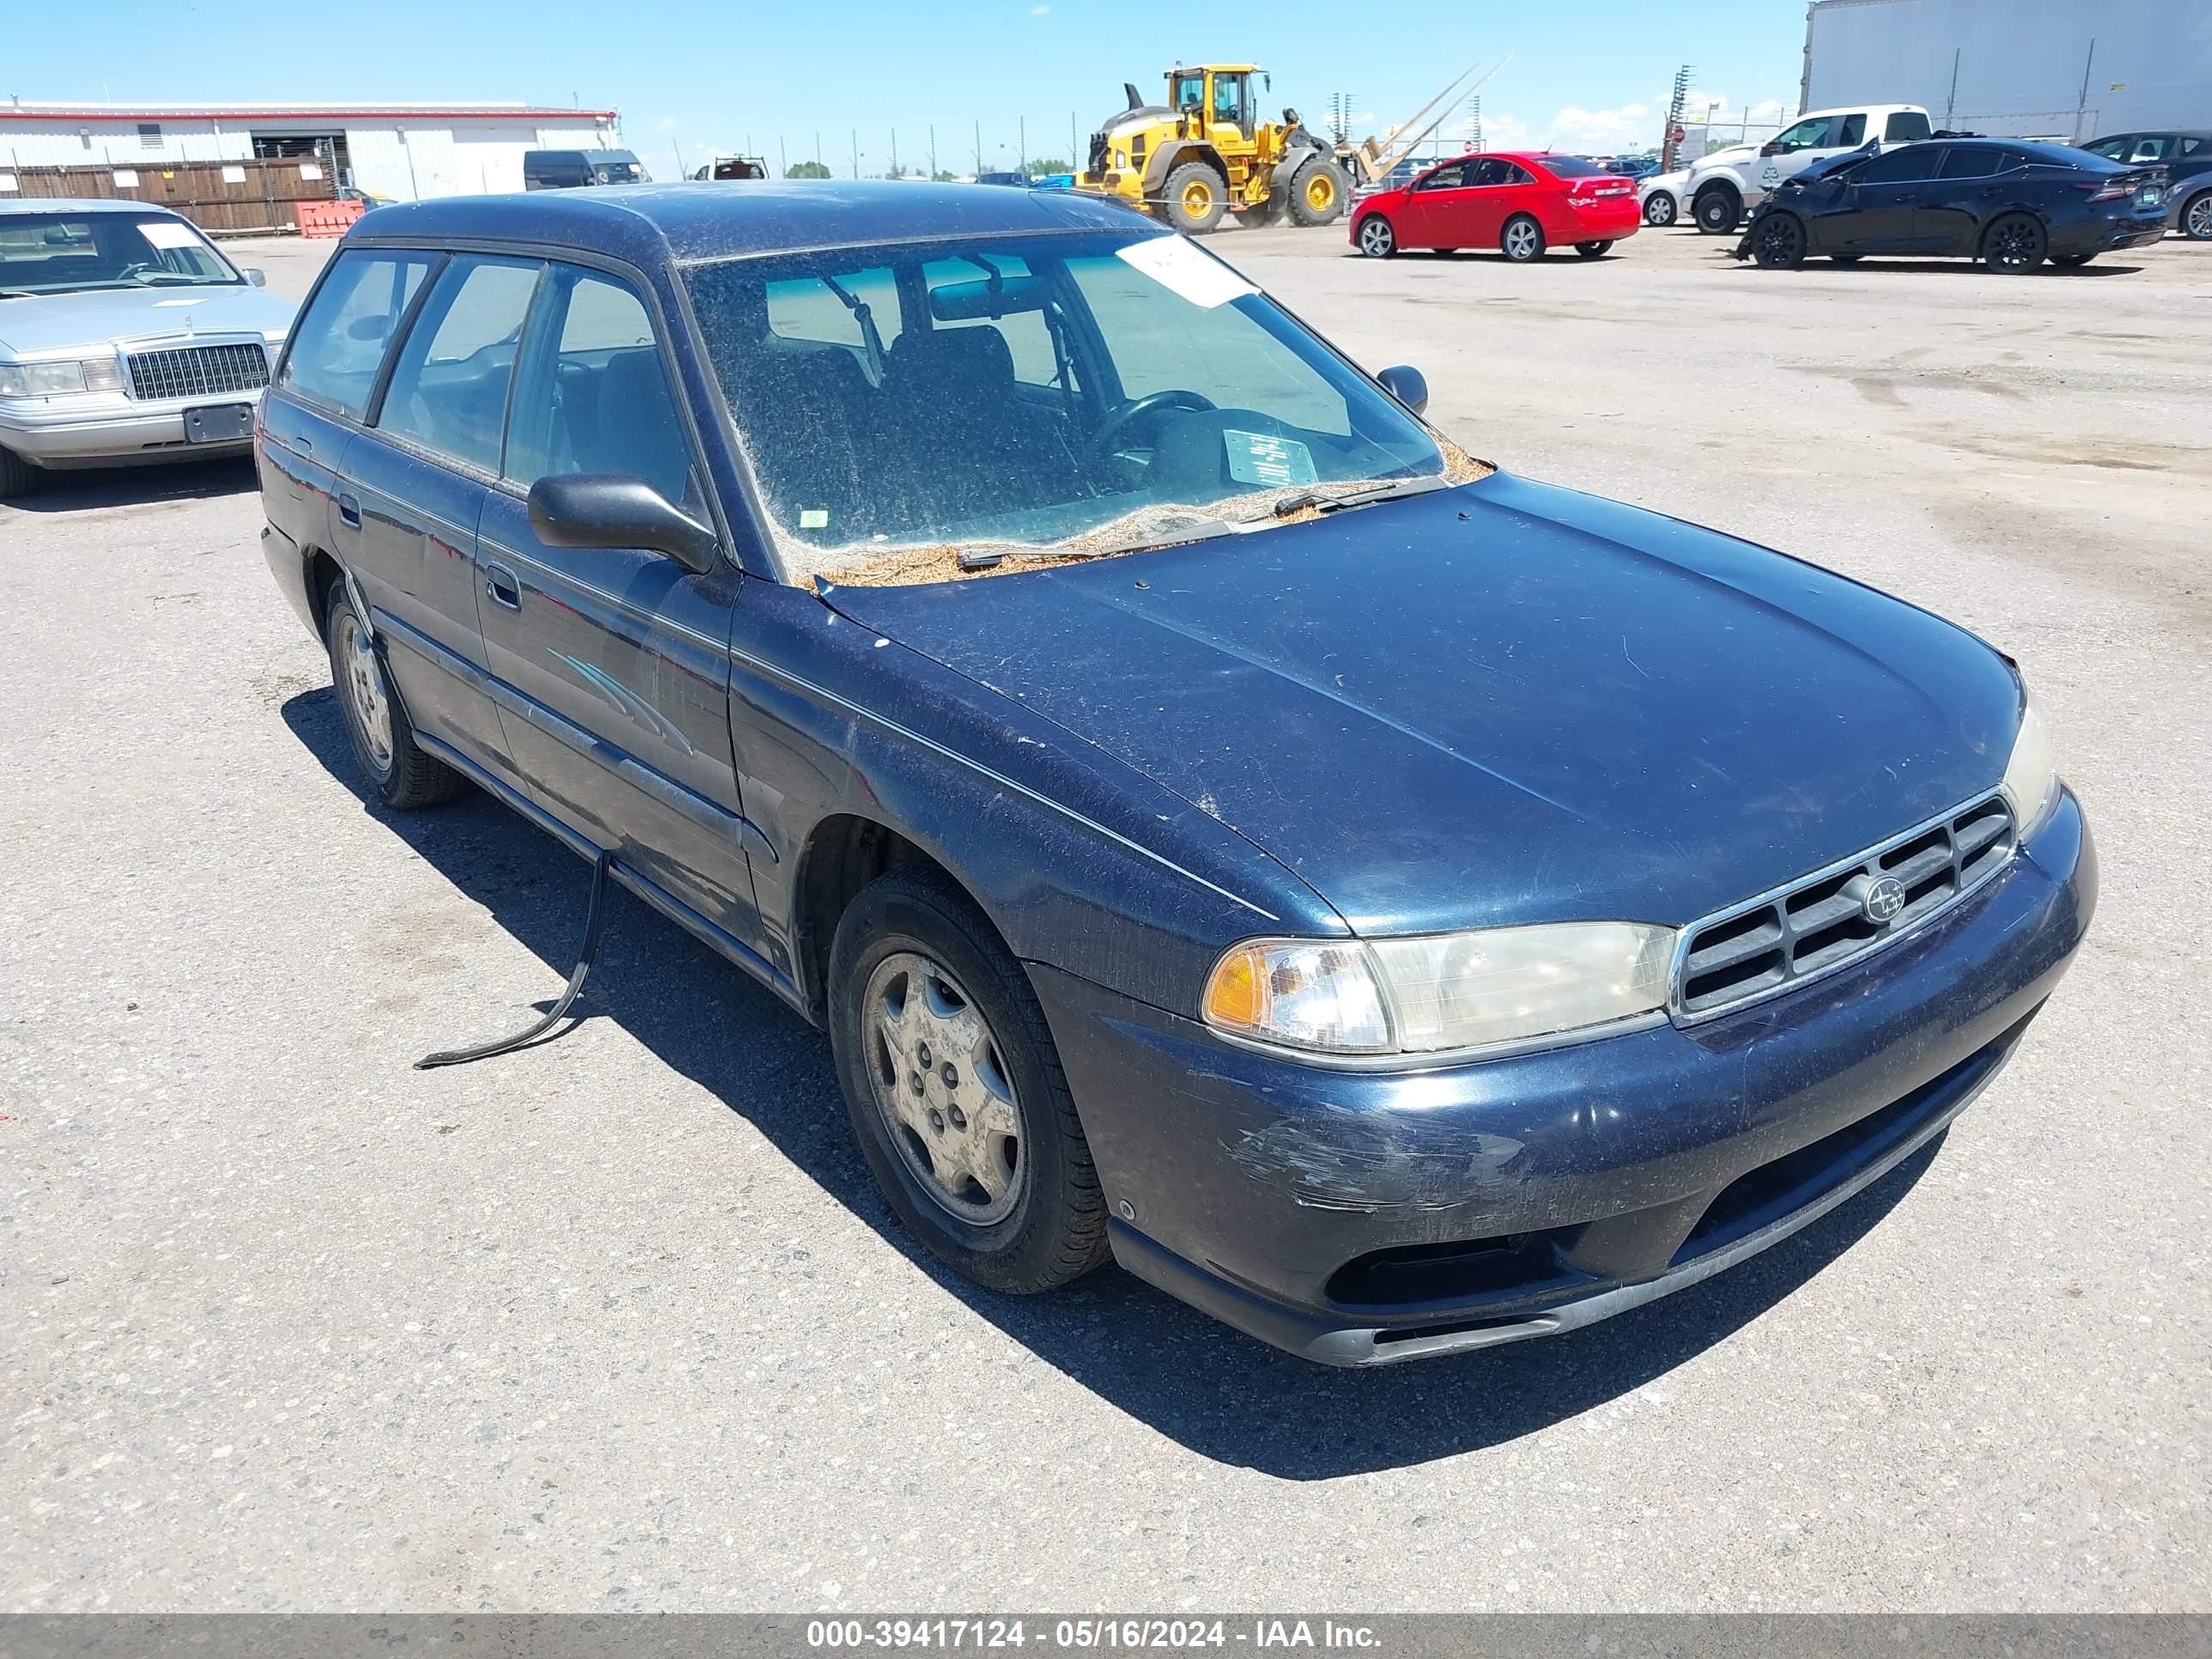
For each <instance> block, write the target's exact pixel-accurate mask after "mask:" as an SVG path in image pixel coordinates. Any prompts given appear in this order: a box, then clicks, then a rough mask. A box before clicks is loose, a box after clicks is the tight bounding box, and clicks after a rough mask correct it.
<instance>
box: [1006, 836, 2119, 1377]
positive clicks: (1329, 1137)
mask: <svg viewBox="0 0 2212 1659" xmlns="http://www.w3.org/2000/svg"><path fill="white" fill-rule="evenodd" d="M2095 904H2096V859H2095V854H2094V851H2093V846H2092V843H2091V842H2090V840H2089V836H2088V832H2087V825H2086V823H2084V821H2083V819H2082V817H2081V811H2080V808H2079V806H2078V805H2077V804H2076V803H2075V800H2074V799H2073V797H2072V796H2071V795H2070V794H2069V795H2067V796H2065V797H2064V798H2063V801H2062V803H2061V805H2060V806H2059V809H2058V811H2057V813H2056V815H2055V816H2054V817H2053V818H2052V819H2051V823H2048V824H2047V825H2046V826H2045V828H2044V829H2042V830H2041V831H2039V833H2038V835H2037V836H2036V837H2035V838H2034V840H2033V842H2031V843H2030V844H2029V845H2028V846H2027V847H2026V848H2023V849H2022V850H2021V853H2020V854H2018V855H2016V856H2015V859H2014V860H2013V862H2012V865H2011V866H2010V867H2009V868H2008V870H2007V871H2006V872H2004V873H2003V874H2002V875H2001V876H1999V877H1997V878H1996V879H1995V880H1993V881H1991V882H1990V883H1989V884H1988V885H1987V886H1985V887H1984V888H1983V889H1982V890H1980V891H1978V893H1976V894H1975V895H1974V896H1972V898H1970V899H1968V900H1967V901H1966V902H1964V903H1962V904H1960V906H1958V907H1957V908H1954V909H1953V910H1950V911H1948V912H1946V913H1945V914H1944V915H1942V916H1940V917H1938V918H1937V919H1936V921H1933V922H1931V923H1930V924H1929V926H1928V927H1925V928H1924V929H1923V930H1922V931H1921V932H1919V933H1917V934H1915V935H1914V936H1912V937H1911V938H1909V939H1903V940H1900V941H1899V942H1897V943H1895V944H1893V945H1889V946H1887V948H1886V949H1884V950H1882V951H1879V952H1877V953H1876V954H1875V955H1874V956H1872V957H1869V958H1867V959H1866V960H1865V961H1864V962H1863V963H1860V964H1858V965H1857V967H1855V968H1853V969H1849V970H1846V971H1844V972H1842V973H1839V974H1837V975H1833V976H1832V977H1831V978H1829V979H1827V980H1824V981H1820V982H1819V983H1817V984H1812V985H1808V986H1805V987H1802V988H1800V989H1798V990H1796V991H1795V992H1792V993H1790V994H1786V995H1784V996H1781V997H1778V998H1775V999H1773V1000H1771V1001H1768V1002H1765V1003H1762V1004H1759V1005H1757V1006H1753V1007H1750V1008H1747V1009H1744V1010H1743V1011H1741V1012H1738V1013H1735V1014H1731V1015H1728V1016H1724V1017H1723V1018H1719V1019H1716V1020H1713V1021H1711V1022H1710V1023H1709V1024H1702V1025H1699V1026H1696V1027H1694V1028H1692V1029H1688V1030H1683V1029H1678V1028H1676V1027H1675V1026H1673V1025H1671V1024H1657V1025H1653V1026H1650V1027H1647V1028H1645V1029H1643V1030H1636V1031H1633V1032H1631V1033H1628V1034H1626V1035H1621V1036H1612V1037H1607V1038H1604V1039H1601V1040H1599V1041H1595V1042H1583V1043H1581V1044H1577V1045H1575V1046H1571V1047H1567V1048H1552V1049H1547V1050H1544V1051H1541V1052H1539V1053H1534V1054H1522V1055H1517V1056H1513V1057H1510V1058H1503V1059H1498V1060H1487V1061H1482V1062H1479V1063H1474V1064H1467V1065H1460V1066H1447V1067H1440V1068H1437V1069H1435V1070H1430V1071H1414V1072H1371V1071H1370V1072H1360V1071H1340V1070H1334V1069H1329V1068H1324V1067H1321V1066H1311V1065H1304V1064H1300V1063H1297V1062H1296V1061H1293V1060H1286V1059H1281V1058H1278V1057H1276V1056H1273V1055H1270V1054H1262V1053H1258V1052H1255V1051H1253V1050H1250V1049H1247V1048H1238V1047H1235V1046H1232V1045H1230V1044H1228V1043H1225V1042H1221V1041H1219V1040H1218V1038H1216V1037H1215V1036H1213V1035H1212V1033H1210V1032H1209V1031H1207V1030H1206V1029H1205V1028H1204V1027H1202V1026H1200V1025H1198V1024H1194V1022H1191V1021H1189V1020H1186V1019H1182V1018H1177V1017H1176V1016H1173V1015H1170V1014H1167V1013H1164V1012H1161V1011H1159V1010H1158V1009H1154V1008H1151V1007H1148V1006H1144V1005H1141V1004H1137V1003H1133V1002H1131V1001H1129V1000H1127V999H1124V998H1121V997H1119V996H1117V995H1115V994H1112V993H1110V992H1108V991H1105V990H1103V989H1102V988H1101V987H1097V986H1096V985H1093V984H1091V982H1089V981H1085V980H1082V979H1080V978H1078V977H1076V976H1074V975H1069V974H1066V973H1063V972H1061V971H1060V970H1058V969H1050V968H1044V967H1041V966H1040V967H1034V968H1033V969H1032V973H1031V977H1032V981H1033V982H1035V983H1036V987H1037V990H1038V994H1039V997H1040V999H1041V1000H1042V1002H1043V1004H1044V1006H1045V1011H1046V1014H1047V1017H1048V1019H1049V1020H1050V1022H1051V1024H1052V1027H1053V1031H1054V1037H1055V1040H1056V1042H1057V1044H1058V1047H1059V1050H1060V1058H1061V1060H1062V1062H1063V1064H1064V1065H1065V1066H1066V1072H1067V1076H1068V1081H1069V1084H1070V1085H1071V1087H1072V1089H1073V1092H1074V1096H1075V1100H1076V1103H1077V1105H1078V1107H1079V1109H1080V1110H1081V1112H1082V1114H1083V1120H1084V1126H1085V1133H1086V1134H1087V1135H1088V1137H1089V1139H1090V1142H1091V1151H1092V1153H1093V1155H1094V1156H1095V1158H1096V1159H1097V1167H1098V1170H1099V1175H1100V1178H1101V1181H1102V1182H1103V1186H1104V1188H1105V1195H1106V1198H1107V1200H1108V1203H1109V1206H1111V1208H1112V1210H1113V1212H1114V1214H1115V1217H1116V1219H1115V1222H1114V1223H1113V1229H1112V1237H1113V1243H1114V1251H1115V1257H1116V1259H1117V1260H1118V1261H1120V1262H1121V1265H1122V1266H1123V1267H1127V1269H1128V1270H1129V1271H1131V1272H1133V1273H1136V1274H1138V1275H1139V1277H1140V1278H1144V1279H1148V1280H1150V1281H1151V1282H1152V1283H1153V1284H1155V1285H1159V1286H1160V1287H1161V1288H1163V1289H1164V1290H1166V1291H1170V1293H1171V1294H1174V1295H1176V1296H1178V1297H1182V1299H1184V1300H1185V1301H1188V1302H1191V1303H1193V1304H1196V1305H1197V1306H1199V1307H1200V1308H1202V1309H1204V1310H1206V1311H1207V1312H1209V1313H1212V1314H1213V1315H1215V1316H1217V1317H1219V1318H1221V1319H1223V1320H1225V1321H1226V1322H1229V1323H1230V1324H1232V1325H1234V1326H1237V1328H1240V1329H1242V1330H1244V1331H1247V1332H1249V1333H1250V1334H1253V1335H1255V1336H1258V1337H1260V1338H1261V1339H1262V1340H1267V1341H1269V1342H1272V1343H1273V1344H1275V1345H1276V1346H1279V1347H1283V1348H1286V1349H1289V1350H1291V1352H1297V1353H1301V1354H1304V1355H1305V1356H1306V1357H1308V1358H1313V1359H1317V1360H1322V1361H1325V1362H1327V1363H1329V1364H1347V1365H1358V1364H1387V1363H1390V1362H1392V1361H1395V1360H1401V1359H1409V1358H1419V1357H1425V1356H1428V1355H1433V1354H1439V1353H1446V1352H1455V1351H1458V1350H1462V1349H1466V1348H1472V1347H1480V1346H1492V1345H1494V1344H1497V1343H1500V1342H1508V1341H1514V1340H1520V1339H1522V1338H1526V1337H1531V1336H1541V1335H1547V1334H1553V1333H1555V1332H1559V1331H1565V1330H1569V1329H1572V1328H1576V1327H1577V1326H1580V1325H1585V1324H1589V1323H1590V1322H1593V1321H1595V1320H1598V1319H1602V1318H1606V1317H1608V1316H1611V1315H1613V1314H1615V1313H1619V1312H1621V1311H1624V1310H1626V1309H1627V1308H1630V1307H1632V1306H1635V1305H1637V1304H1640V1303H1643V1302H1647V1301H1650V1300H1651V1299H1653V1298H1655V1297H1660V1296H1663V1295H1667V1294H1668V1293H1669V1292H1671V1291H1676V1290H1680V1289H1681V1288H1683V1287H1685V1286H1686V1285H1691V1284H1693V1283H1695V1282H1697V1281H1698V1280H1699V1279H1704V1278H1707V1277H1709V1276H1711V1274H1712V1273H1717V1272H1719V1271H1721V1270H1722V1269H1723V1268H1725V1267H1729V1266H1731V1265H1733V1264H1734V1263H1735V1262H1736V1261H1741V1260H1742V1259H1743V1258H1744V1257H1746V1256H1747V1255H1753V1254H1754V1253H1756V1252H1757V1251H1759V1250H1760V1249H1765V1248H1766V1247H1767V1246H1768V1245H1771V1244H1772V1243H1777V1242H1778V1240H1780V1239H1782V1238H1784V1237H1787V1236H1788V1235H1789V1234H1790V1233H1791V1232H1794V1231H1796V1230H1797V1229H1798V1228H1800V1227H1802V1226H1804V1225H1807V1224H1808V1222H1810V1221H1812V1220H1813V1219H1814V1218H1816V1217H1817V1216H1819V1215H1820V1214H1821V1213H1823V1212H1826V1210H1828V1209H1830V1208H1832V1207H1833V1206H1835V1205H1837V1204H1839V1203H1841V1202H1843V1201H1844V1200H1845V1199H1847V1198H1849V1197H1850V1196H1851V1194H1854V1193H1856V1192H1857V1191H1859V1190H1860V1189H1862V1188H1864V1187H1865V1186H1867V1185H1868V1184H1869V1183H1870V1182H1874V1181H1875V1180H1876V1179H1878V1178H1879V1177H1880V1176H1881V1174H1882V1173H1883V1172H1884V1171H1886V1170H1888V1169H1891V1168H1893V1167H1894V1166H1895V1165H1896V1164H1898V1163H1899V1162H1900V1161H1901V1160H1903V1159H1904V1158H1907V1157H1909V1156H1910V1155H1911V1152H1913V1150H1914V1149H1915V1148H1917V1146H1922V1145H1923V1144H1925V1143H1926V1142H1927V1141H1928V1140H1929V1139H1931V1138H1932V1137H1934V1136H1935V1135H1936V1134H1937V1133H1940V1132H1941V1131H1942V1128H1943V1127H1944V1126H1945V1125H1946V1124H1948V1122H1949V1121H1950V1120H1951V1119H1952V1118H1953V1117H1954V1116H1955V1115H1957V1114H1958V1113H1959V1112H1960V1111H1961V1110H1963V1109H1965V1107H1966V1105H1967V1103H1969V1102H1971V1101H1972V1099H1973V1097H1975V1095H1976V1094H1978V1092H1979V1091H1980V1090H1981V1089H1982V1088H1983V1087H1984V1086H1985V1085H1987V1084H1988V1083H1989V1081H1990V1079H1991V1078H1993V1077H1994V1076H1995V1075H1996V1071H1997V1070H1998V1068H1999V1067H2000V1066H2002V1064H2003V1063H2004V1061H2005V1060H2007V1059H2008V1057H2009V1055H2010V1054H2011V1053H2012V1051H2013V1048H2014V1047H2015V1044H2016V1043H2017V1042H2018V1040H2019V1037H2020V1035H2021V1031H2022V1030H2023V1029H2024V1028H2025V1027H2026V1025H2027V1022H2028V1020H2029V1019H2030V1018H2032V1017H2033V1014H2034V1013H2035V1012H2036V1011H2037V1009H2038V1008H2039V1006H2041V1005H2042V1003H2043V1000H2045V998H2046V997H2047V996H2049V995H2050V994H2051V989H2052V988H2053V987H2055V986H2056V985H2057V982H2058V980H2059V978H2060V977H2061V976H2062V975H2063V973H2064V972H2065V969H2066V968H2067V966H2068V964H2069V962H2070V961H2071V959H2072V957H2073V954H2074V951H2075V948H2076V947H2077V946H2078V945H2079V944H2080V942H2081V937H2082V934H2083V933H2084V932H2085V931H2086V929H2087V926H2088V922H2089V918H2090V915H2091V913H2092V912H2093V909H2094V908H2095Z"/></svg>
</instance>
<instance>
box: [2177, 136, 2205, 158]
mask: <svg viewBox="0 0 2212 1659" xmlns="http://www.w3.org/2000/svg"><path fill="white" fill-rule="evenodd" d="M2206 149H2212V138H2185V139H2183V140H2182V141H2181V153H2182V154H2183V155H2203V153H2204V152H2205V150H2206Z"/></svg>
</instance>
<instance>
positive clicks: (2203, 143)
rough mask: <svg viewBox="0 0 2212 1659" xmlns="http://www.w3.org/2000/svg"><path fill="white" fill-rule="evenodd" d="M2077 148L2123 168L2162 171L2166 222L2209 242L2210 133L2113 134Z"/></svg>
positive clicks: (2211, 211)
mask: <svg viewBox="0 0 2212 1659" xmlns="http://www.w3.org/2000/svg"><path fill="white" fill-rule="evenodd" d="M2081 148H2082V149H2086V150H2087V151H2088V152H2089V154H2090V155H2101V156H2103V157H2104V158H2105V159H2106V161H2118V162H2119V163H2120V164H2121V165H2122V166H2123V167H2164V168H2165V169H2166V179H2167V180H2168V182H2167V185H2166V203H2167V213H2166V222H2167V223H2168V224H2170V225H2172V227H2173V228H2174V229H2176V230H2178V231H2179V232H2180V233H2181V234H2183V235H2185V236H2187V237H2189V238H2191V240H2196V241H2199V242H2212V132H2116V133H2114V134H2113V135H2112V137H2109V138H2099V139H2095V140H2093V141H2092V142H2091V143H2086V144H2084V145H2082V146H2081Z"/></svg>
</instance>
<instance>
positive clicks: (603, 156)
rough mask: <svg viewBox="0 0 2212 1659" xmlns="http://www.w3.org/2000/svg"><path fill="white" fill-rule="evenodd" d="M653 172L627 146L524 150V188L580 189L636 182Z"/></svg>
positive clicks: (645, 179)
mask: <svg viewBox="0 0 2212 1659" xmlns="http://www.w3.org/2000/svg"><path fill="white" fill-rule="evenodd" d="M652 176H653V175H652V174H651V173H647V171H646V170H645V166H644V164H643V163H642V162H641V161H639V160H638V159H637V157H636V156H635V155H634V154H632V153H631V152H630V151H629V150H626V149H532V150H525V151H524V152H523V154H522V187H523V188H524V189H525V190H580V189H582V188H584V187H585V186H586V185H637V184H643V183H646V182H647V180H649V179H651V178H652Z"/></svg>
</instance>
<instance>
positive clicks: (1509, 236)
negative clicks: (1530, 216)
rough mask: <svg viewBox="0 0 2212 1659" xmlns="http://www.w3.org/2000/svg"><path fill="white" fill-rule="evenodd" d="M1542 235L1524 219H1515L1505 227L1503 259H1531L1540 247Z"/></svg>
mask: <svg viewBox="0 0 2212 1659" xmlns="http://www.w3.org/2000/svg"><path fill="white" fill-rule="evenodd" d="M1542 241H1543V238H1542V234H1541V232H1539V231H1538V230H1537V228H1536V227H1535V226H1534V225H1533V224H1531V223H1529V222H1528V220H1526V219H1516V220H1515V221H1514V222H1512V223H1511V224H1510V225H1508V226H1506V227H1505V257H1506V258H1509V259H1533V258H1535V257H1536V251H1537V249H1538V248H1539V247H1540V246H1541V245H1542Z"/></svg>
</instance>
